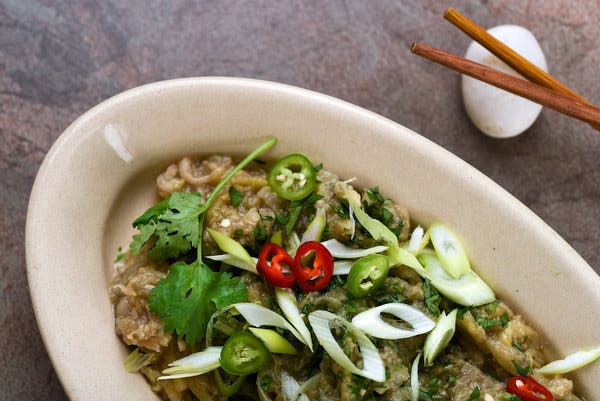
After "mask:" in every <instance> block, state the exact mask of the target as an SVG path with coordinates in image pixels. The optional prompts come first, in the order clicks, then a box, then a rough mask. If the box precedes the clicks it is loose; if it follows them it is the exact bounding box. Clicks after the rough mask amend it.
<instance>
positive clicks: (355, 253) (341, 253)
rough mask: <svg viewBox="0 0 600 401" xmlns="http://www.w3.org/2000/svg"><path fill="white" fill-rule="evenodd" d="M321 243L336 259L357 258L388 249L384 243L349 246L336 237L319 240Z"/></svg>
mask: <svg viewBox="0 0 600 401" xmlns="http://www.w3.org/2000/svg"><path fill="white" fill-rule="evenodd" d="M321 244H323V246H324V247H325V248H327V250H328V251H329V253H331V256H333V257H334V258H338V259H359V258H362V257H363V256H368V255H373V254H375V253H381V252H384V251H386V250H387V249H388V247H387V246H385V245H379V246H374V247H372V248H367V249H356V248H350V247H349V246H346V245H344V244H342V243H341V242H339V241H338V240H336V239H330V240H328V241H325V242H321Z"/></svg>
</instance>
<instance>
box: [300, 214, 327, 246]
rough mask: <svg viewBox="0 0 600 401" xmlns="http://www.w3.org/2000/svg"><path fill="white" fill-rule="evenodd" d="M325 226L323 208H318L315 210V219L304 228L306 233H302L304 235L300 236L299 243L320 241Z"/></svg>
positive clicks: (325, 218)
mask: <svg viewBox="0 0 600 401" xmlns="http://www.w3.org/2000/svg"><path fill="white" fill-rule="evenodd" d="M326 224H327V217H326V214H325V208H323V207H320V208H318V209H317V213H316V214H315V217H314V218H313V219H312V221H311V222H310V224H309V225H308V227H306V231H304V234H302V241H301V242H307V241H321V237H322V236H323V231H324V230H325V225H326Z"/></svg>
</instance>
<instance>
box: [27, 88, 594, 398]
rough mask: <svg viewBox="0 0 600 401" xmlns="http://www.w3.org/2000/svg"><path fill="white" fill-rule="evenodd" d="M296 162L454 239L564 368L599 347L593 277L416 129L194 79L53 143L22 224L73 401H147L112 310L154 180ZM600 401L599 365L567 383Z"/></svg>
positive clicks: (123, 100) (47, 326) (79, 126)
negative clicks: (248, 160)
mask: <svg viewBox="0 0 600 401" xmlns="http://www.w3.org/2000/svg"><path fill="white" fill-rule="evenodd" d="M271 135H275V136H277V137H279V138H280V143H279V144H278V145H277V146H276V147H275V148H274V149H273V150H272V151H270V153H269V154H268V155H267V156H266V157H271V158H275V157H278V156H281V155H283V154H286V153H288V152H291V151H301V152H303V153H306V154H308V155H310V156H311V158H312V160H314V161H322V162H323V164H324V165H325V166H326V167H327V168H328V169H331V170H333V171H336V172H338V173H339V174H341V175H342V176H344V177H352V176H357V177H360V180H359V182H358V184H359V185H363V186H371V185H379V187H380V188H381V189H382V191H383V192H384V194H385V195H386V196H388V197H392V198H394V199H396V200H398V201H399V202H400V203H402V204H404V205H405V206H406V207H407V208H408V209H409V211H410V212H411V213H412V217H413V219H415V220H417V221H419V222H420V223H424V224H428V223H430V222H431V221H432V220H433V219H439V220H442V221H445V222H447V223H448V224H450V225H451V226H452V227H453V228H454V229H455V230H456V232H458V233H460V236H461V238H462V239H463V241H464V244H465V246H466V248H467V252H468V255H469V256H470V258H471V261H472V264H473V265H474V266H475V268H476V270H477V271H478V272H479V273H480V274H481V275H482V276H483V277H484V278H485V279H486V280H487V281H488V282H489V283H490V285H491V286H492V288H494V290H495V291H496V293H497V294H498V295H499V296H500V297H501V298H503V299H505V300H506V301H507V302H509V304H511V305H512V306H513V307H514V308H515V309H516V310H517V311H519V312H521V313H523V314H524V315H525V316H526V317H527V318H528V319H529V320H530V321H531V322H532V323H533V324H534V325H535V326H536V327H538V328H540V329H541V330H542V332H543V333H544V334H545V335H546V337H547V338H548V340H549V341H550V342H551V344H552V345H553V346H554V347H555V348H556V349H557V350H558V351H559V353H561V354H565V353H568V352H570V351H573V350H575V349H577V348H579V347H581V346H585V345H598V344H599V343H600V335H599V334H598V328H599V323H598V322H600V277H599V276H598V275H596V274H595V273H594V271H593V270H592V269H591V268H590V267H589V266H588V265H587V264H586V263H585V262H584V260H583V259H582V258H581V257H580V256H579V255H577V253H575V251H574V250H573V249H572V248H571V247H570V246H569V245H567V244H566V243H565V241H563V240H562V239H561V238H560V237H559V236H558V235H557V234H556V233H555V232H554V231H552V229H550V228H549V227H548V226H547V225H546V224H545V223H544V222H543V221H542V220H540V219H539V218H538V217H537V216H535V215H534V214H533V213H532V212H531V211H529V210H528V209H527V208H526V207H525V206H523V205H522V204H521V203H519V202H518V201H517V200H516V199H514V198H513V197H512V196H511V195H510V194H508V193H507V192H506V191H504V190H503V189H502V188H500V187H499V186H498V185H496V184H495V183H494V182H492V181H491V180H490V179H488V178H486V177H485V176H484V175H483V174H481V173H480V172H478V171H477V170H476V169H474V168H473V167H471V166H469V165H468V164H467V163H465V162H463V161H462V160H460V159H458V158H457V157H455V156H453V155H452V154H450V153H449V152H447V151H445V150H444V149H442V148H440V147H439V146H436V145H435V144H433V143H432V142H430V141H428V140H427V139H425V138H423V137H421V136H419V135H417V134H416V133H414V132H412V131H410V130H409V129H407V128H405V127H403V126H401V125H398V124H396V123H394V122H392V121H390V120H387V119H385V118H383V117H381V116H378V115H376V114H374V113H371V112H369V111H366V110H364V109H361V108H359V107H356V106H353V105H351V104H348V103H345V102H343V101H340V100H337V99H334V98H331V97H328V96H324V95H321V94H318V93H314V92H310V91H306V90H302V89H298V88H294V87H290V86H286V85H280V84H275V83H269V82H261V81H255V80H246V79H232V78H191V79H179V80H174V81H166V82H159V83H155V84H151V85H147V86H142V87H139V88H136V89H132V90H130V91H127V92H125V93H122V94H120V95H117V96H115V97H113V98H111V99H109V100H107V101H105V102H103V103H101V104H100V105H98V106H96V107H94V108H93V109H91V110H90V111H88V112H87V113H85V114H84V115H83V116H81V117H80V118H79V119H78V120H77V121H75V122H74V123H73V124H72V125H71V126H70V127H69V128H67V129H66V130H65V132H64V133H63V134H62V135H61V136H60V138H59V139H58V140H57V141H56V143H55V144H54V146H53V147H52V149H51V150H50V152H49V153H48V155H47V156H46V158H45V160H44V163H43V164H42V166H41V168H40V171H39V173H38V176H37V178H36V181H35V184H34V187H33V191H32V194H31V199H30V203H29V212H28V216H27V228H26V236H27V240H26V248H27V249H26V254H27V272H28V276H29V285H30V289H31V296H32V299H33V305H34V308H35V313H36V316H37V320H38V324H39V326H40V330H41V333H42V335H43V338H44V342H45V344H46V348H47V349H48V353H49V355H50V357H51V359H52V362H53V364H54V366H55V368H56V371H57V373H58V375H59V377H60V379H61V381H62V383H63V385H64V388H65V390H66V392H67V394H68V395H69V397H71V399H72V400H77V401H107V400H128V401H135V400H152V399H156V396H155V395H153V393H152V391H151V390H150V388H149V386H148V385H147V383H146V382H145V381H144V379H143V378H142V377H141V375H137V374H129V373H127V372H125V370H124V369H123V358H124V357H125V355H126V351H125V347H124V346H123V345H122V344H121V342H120V341H119V339H118V338H117V336H116V335H115V334H114V330H113V314H112V310H111V305H110V302H109V299H108V292H107V289H108V283H109V280H110V277H111V274H112V271H111V269H112V261H113V259H114V257H115V254H116V252H117V248H118V246H119V245H123V246H127V244H128V242H129V239H130V236H131V234H132V233H133V230H132V228H131V221H132V220H133V219H134V218H135V217H136V216H138V215H139V214H140V213H141V212H142V211H143V210H145V208H146V207H148V206H150V204H151V203H152V202H153V201H155V200H156V198H155V195H154V191H155V190H154V176H155V174H156V173H157V172H158V171H160V169H161V168H164V167H165V165H166V164H167V163H169V162H170V161H173V160H175V159H176V158H178V157H179V156H181V155H185V154H210V153H213V152H222V153H235V154H240V155H242V154H245V153H248V152H249V151H251V150H252V149H253V148H254V147H255V146H257V145H258V144H259V143H261V142H262V141H263V140H264V139H265V138H266V137H267V136H271ZM573 378H574V379H576V380H577V386H578V389H579V391H581V392H583V393H584V394H585V395H586V396H587V399H588V400H600V396H599V395H598V394H600V380H598V378H600V363H596V364H594V365H592V366H590V367H588V368H585V369H583V370H581V371H580V372H578V373H577V374H575V375H573Z"/></svg>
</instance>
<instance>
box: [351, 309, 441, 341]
mask: <svg viewBox="0 0 600 401" xmlns="http://www.w3.org/2000/svg"><path fill="white" fill-rule="evenodd" d="M382 313H388V314H390V315H394V316H396V317H397V318H399V319H402V320H404V321H405V322H406V323H408V324H409V325H410V326H411V328H410V329H404V328H400V327H395V326H392V325H391V324H389V323H387V322H386V321H384V320H383V319H382V318H381V314H382ZM352 325H354V327H357V328H359V329H360V330H362V331H363V332H365V333H366V334H368V335H370V336H372V337H375V338H383V339H387V340H398V339H400V338H409V337H414V336H418V335H419V334H424V333H427V332H429V331H431V329H433V327H434V326H435V322H434V321H433V320H431V319H430V318H429V317H427V315H425V314H424V313H423V312H421V311H420V310H418V309H417V308H414V307H412V306H410V305H407V304H402V303H389V304H384V305H380V306H377V307H375V308H371V309H367V310H366V311H364V312H361V313H359V314H358V315H356V316H354V318H352Z"/></svg>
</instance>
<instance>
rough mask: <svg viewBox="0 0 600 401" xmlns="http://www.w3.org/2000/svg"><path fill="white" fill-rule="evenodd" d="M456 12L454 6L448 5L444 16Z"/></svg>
mask: <svg viewBox="0 0 600 401" xmlns="http://www.w3.org/2000/svg"><path fill="white" fill-rule="evenodd" d="M454 13H456V10H455V9H454V8H453V7H448V8H447V9H446V11H444V18H448V16H449V15H451V14H454Z"/></svg>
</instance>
